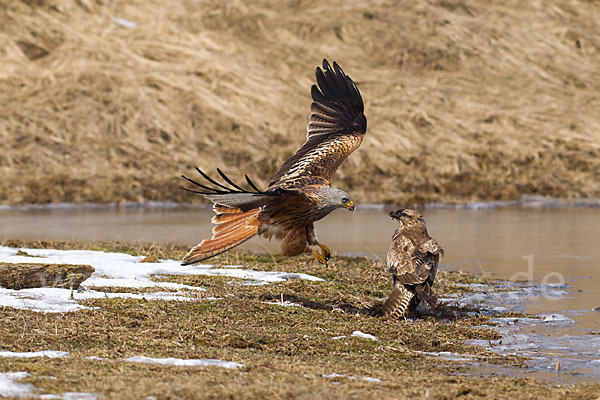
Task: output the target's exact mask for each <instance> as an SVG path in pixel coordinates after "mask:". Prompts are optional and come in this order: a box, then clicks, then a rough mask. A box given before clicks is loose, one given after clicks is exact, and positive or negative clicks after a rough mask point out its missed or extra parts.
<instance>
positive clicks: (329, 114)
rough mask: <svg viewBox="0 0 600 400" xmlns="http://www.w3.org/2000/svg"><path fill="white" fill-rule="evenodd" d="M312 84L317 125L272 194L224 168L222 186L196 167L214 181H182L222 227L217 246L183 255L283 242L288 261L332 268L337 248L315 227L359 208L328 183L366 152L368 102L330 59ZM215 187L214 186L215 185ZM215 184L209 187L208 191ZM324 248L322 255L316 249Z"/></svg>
mask: <svg viewBox="0 0 600 400" xmlns="http://www.w3.org/2000/svg"><path fill="white" fill-rule="evenodd" d="M316 75H317V83H318V85H319V86H318V87H317V86H316V85H313V86H312V89H311V94H312V98H313V102H312V105H311V107H310V111H311V114H310V122H309V124H308V133H307V138H306V142H305V143H304V144H303V145H302V147H301V148H300V149H299V150H298V151H297V152H296V154H294V155H293V156H292V157H290V158H289V159H288V160H287V161H286V162H284V163H283V165H282V166H281V168H280V169H279V171H277V173H276V174H275V177H274V178H273V179H272V181H271V183H270V184H269V187H268V188H267V189H266V190H265V191H261V190H259V189H258V188H257V187H256V185H255V184H254V183H253V182H252V181H251V180H250V179H249V178H248V176H246V181H247V183H248V185H249V186H250V187H251V188H252V189H251V190H247V189H243V188H242V187H240V186H238V185H236V184H235V183H233V182H232V181H231V180H230V179H229V178H228V177H227V176H226V175H225V174H224V173H223V172H222V171H221V170H220V169H217V172H218V173H219V175H220V176H221V178H222V179H223V180H224V181H225V183H220V182H217V181H216V180H214V179H212V178H211V177H209V176H208V175H207V174H205V173H204V172H202V171H201V170H199V169H197V170H198V172H199V173H200V175H202V177H203V178H204V179H205V180H206V181H207V182H208V183H204V184H202V183H199V182H197V181H194V180H192V179H189V178H187V177H185V176H183V178H184V179H186V180H187V181H188V182H190V183H192V184H194V185H196V186H198V187H200V188H201V189H202V190H190V189H186V190H189V191H191V192H194V193H199V194H202V195H204V196H205V197H206V198H208V199H209V200H210V201H212V202H213V203H214V204H213V210H214V211H215V213H216V215H215V216H214V217H213V219H212V222H213V223H214V224H215V225H216V226H215V227H214V228H213V231H212V233H213V234H212V238H211V239H210V240H203V241H202V242H200V243H199V244H198V245H196V246H194V247H193V248H192V249H191V250H190V251H189V252H188V253H187V254H186V256H185V257H184V259H183V264H184V265H187V264H193V263H196V262H199V261H202V260H206V259H207V258H210V257H213V256H216V255H217V254H221V253H223V252H225V251H227V250H229V249H231V248H233V247H235V246H237V245H239V244H240V243H243V242H245V241H246V240H248V239H250V238H251V237H253V236H255V235H261V236H264V237H266V238H269V239H270V238H271V237H276V238H277V239H279V240H281V241H282V242H281V250H282V253H283V255H285V256H295V255H298V254H301V253H304V252H306V251H310V250H312V253H313V254H314V255H315V257H316V258H317V260H319V262H321V263H324V264H327V260H328V259H329V257H330V250H329V249H328V248H327V247H326V246H325V245H323V244H322V243H319V241H318V240H317V237H316V236H315V232H314V227H313V222H315V221H318V220H320V219H321V218H323V217H325V216H326V215H327V214H329V213H330V212H332V211H333V210H335V209H337V208H347V209H348V210H350V211H354V203H353V202H352V200H351V199H350V196H349V195H348V194H347V193H346V192H344V191H343V190H339V189H334V188H331V187H330V186H329V185H330V183H331V180H332V178H333V175H334V174H335V171H336V170H337V168H338V167H339V166H340V164H341V163H342V161H344V160H345V159H346V157H348V155H350V153H352V152H353V151H354V150H355V149H356V148H358V146H360V144H361V142H362V140H363V137H364V135H365V132H366V130H367V119H366V118H365V116H364V114H363V111H364V106H363V101H362V98H361V96H360V92H359V91H358V89H357V87H356V85H355V84H354V82H353V81H352V79H350V77H349V76H348V75H346V74H345V73H344V71H342V69H341V68H340V67H339V66H338V65H337V64H336V63H335V62H334V63H333V67H331V65H330V64H329V63H328V62H327V60H323V69H321V68H319V67H317V70H316ZM209 184H210V185H212V186H210V185H209ZM207 185H209V186H207ZM313 246H318V247H320V248H321V252H318V251H315V250H313Z"/></svg>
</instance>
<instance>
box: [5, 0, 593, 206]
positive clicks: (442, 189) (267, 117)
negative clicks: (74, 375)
mask: <svg viewBox="0 0 600 400" xmlns="http://www.w3.org/2000/svg"><path fill="white" fill-rule="evenodd" d="M0 9H1V12H0V93H1V96H0V203H14V204H20V203H47V202H59V201H67V202H107V201H119V200H122V199H125V200H133V201H145V200H175V201H180V200H190V199H191V197H189V195H188V194H186V193H184V192H182V191H181V190H179V189H178V188H177V187H178V186H179V185H180V180H179V179H178V176H179V175H180V174H181V173H182V172H186V173H189V172H190V171H191V170H192V168H193V167H194V166H199V167H201V168H204V169H208V170H211V169H214V167H217V166H220V167H222V168H223V169H224V170H226V171H227V172H228V173H231V175H232V176H234V177H239V176H241V174H242V173H248V174H250V175H251V176H252V177H254V178H255V180H256V181H257V182H260V183H261V184H263V185H264V184H266V183H267V182H268V180H269V178H270V177H271V176H272V175H273V173H274V172H275V170H276V169H277V167H278V166H279V165H280V164H281V163H282V162H283V160H284V159H285V158H286V157H288V156H289V155H291V154H292V153H293V152H294V151H295V150H296V148H297V147H298V146H299V145H300V144H301V142H302V141H303V139H304V132H305V126H306V122H307V120H308V110H309V88H310V85H311V84H312V82H313V79H314V76H313V70H314V67H315V66H316V65H317V64H319V63H320V60H321V59H322V58H323V57H327V58H328V59H330V60H337V61H338V62H339V63H340V64H341V65H342V66H343V68H344V69H345V70H346V72H347V73H348V74H349V75H351V76H352V77H353V78H354V79H355V80H356V81H357V83H358V85H359V87H360V90H361V92H362V94H363V97H364V98H365V102H366V114H367V117H368V120H369V129H368V137H367V139H366V140H365V142H364V144H363V146H362V147H361V148H360V149H359V150H358V151H357V152H356V154H353V156H352V157H350V158H349V159H348V161H347V162H346V163H345V164H344V166H343V167H342V168H341V170H340V171H339V172H338V176H337V177H336V180H335V184H336V185H337V186H340V187H344V188H345V189H348V191H349V192H350V193H352V194H353V196H354V197H355V198H356V200H358V201H362V202H395V203H408V202H414V201H416V202H426V201H468V200H473V199H512V198H517V197H520V195H521V194H544V195H550V196H557V197H600V133H599V132H600V113H598V109H600V95H599V93H600V73H599V72H598V71H599V70H598V65H600V34H599V33H600V25H599V22H598V21H600V5H599V4H598V2H595V1H584V0H549V1H532V2H519V1H514V0H501V1H497V2H493V3H490V2H488V1H484V0H473V1H466V0H450V1H447V0H444V1H442V0H432V1H418V2H409V1H403V2H395V1H394V2H392V1H381V0H376V1H370V2H344V1H336V0H330V1H325V2H323V1H313V0H308V1H285V2H278V3H276V5H274V4H273V3H272V2H268V1H234V2H222V1H212V0H209V1H205V2H195V1H191V0H180V1H176V2H160V1H155V0H151V1H140V0H134V1H128V2H119V1H116V0H113V1H108V0H102V1H101V0H23V1H13V0H8V1H1V2H0ZM119 18H124V19H126V20H127V21H131V22H134V23H135V27H126V26H124V25H127V21H125V22H123V20H120V19H119Z"/></svg>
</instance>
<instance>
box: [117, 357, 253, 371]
mask: <svg viewBox="0 0 600 400" xmlns="http://www.w3.org/2000/svg"><path fill="white" fill-rule="evenodd" d="M123 361H129V362H139V363H146V364H159V365H171V366H177V367H207V366H217V367H223V368H229V369H235V368H239V367H243V365H242V364H238V363H236V362H233V361H221V360H214V359H189V360H183V359H180V358H151V357H146V356H135V357H129V358H124V359H123Z"/></svg>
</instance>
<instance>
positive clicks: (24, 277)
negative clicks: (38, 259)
mask: <svg viewBox="0 0 600 400" xmlns="http://www.w3.org/2000/svg"><path fill="white" fill-rule="evenodd" d="M93 272H94V268H93V267H91V266H89V265H70V264H21V263H19V264H11V263H0V286H1V287H4V288H7V289H28V288H39V287H57V288H67V289H71V288H73V289H77V288H79V285H80V284H81V282H83V281H84V280H86V279H87V278H89V277H90V275H92V273H93Z"/></svg>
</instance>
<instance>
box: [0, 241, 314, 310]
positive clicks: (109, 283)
mask: <svg viewBox="0 0 600 400" xmlns="http://www.w3.org/2000/svg"><path fill="white" fill-rule="evenodd" d="M18 250H22V251H24V252H26V253H27V254H28V255H30V256H27V255H17V252H18ZM36 256H37V257H36ZM40 257H42V258H40ZM143 258H144V257H143V256H132V255H129V254H123V253H107V252H102V251H91V250H55V249H25V248H24V249H16V248H12V247H4V246H0V262H8V263H40V262H44V263H52V264H84V265H91V266H92V267H94V269H95V272H94V273H93V274H92V276H90V277H89V278H88V279H86V280H85V281H84V282H83V283H82V285H81V286H82V288H85V287H91V286H95V287H126V288H145V287H162V288H169V289H176V290H179V289H187V290H194V291H204V290H205V289H202V288H199V287H196V286H190V285H182V284H179V283H173V282H155V281H153V280H152V278H153V277H156V276H164V275H209V276H230V277H232V278H238V279H246V280H250V283H257V284H264V283H272V282H284V281H286V280H289V279H306V280H311V281H324V280H323V279H321V278H318V277H316V276H312V275H308V274H296V273H286V272H278V271H254V270H249V269H243V268H242V267H241V266H231V267H228V268H213V266H212V265H187V266H184V265H181V263H180V261H176V260H161V262H157V263H141V262H140V261H141V260H142V259H143ZM74 297H75V300H74V299H71V291H70V290H69V289H60V288H36V289H23V290H11V289H4V288H0V306H9V307H14V308H20V309H31V310H34V311H43V312H68V311H77V310H81V309H84V308H86V307H84V306H82V305H80V304H78V303H77V300H84V299H97V298H112V297H121V298H131V299H147V300H180V301H185V300H193V298H190V297H187V296H182V295H180V294H173V293H163V292H158V293H142V294H132V293H104V292H100V291H93V290H88V291H83V292H75V293H74Z"/></svg>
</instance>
